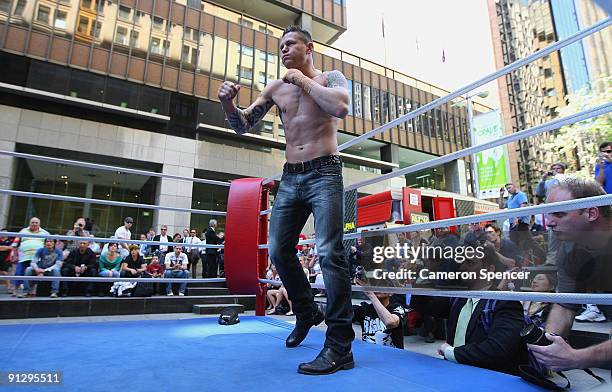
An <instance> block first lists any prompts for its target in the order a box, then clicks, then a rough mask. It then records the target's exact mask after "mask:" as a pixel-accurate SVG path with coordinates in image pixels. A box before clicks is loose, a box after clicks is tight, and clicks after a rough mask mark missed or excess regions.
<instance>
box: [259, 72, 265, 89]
mask: <svg viewBox="0 0 612 392" xmlns="http://www.w3.org/2000/svg"><path fill="white" fill-rule="evenodd" d="M266 81H267V80H266V73H265V72H260V73H259V83H260V84H263V85H264V86H265V85H266Z"/></svg>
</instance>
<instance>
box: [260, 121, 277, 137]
mask: <svg viewBox="0 0 612 392" xmlns="http://www.w3.org/2000/svg"><path fill="white" fill-rule="evenodd" d="M262 123H263V128H262V129H261V133H267V134H269V135H273V134H274V132H273V127H272V125H273V124H272V121H262Z"/></svg>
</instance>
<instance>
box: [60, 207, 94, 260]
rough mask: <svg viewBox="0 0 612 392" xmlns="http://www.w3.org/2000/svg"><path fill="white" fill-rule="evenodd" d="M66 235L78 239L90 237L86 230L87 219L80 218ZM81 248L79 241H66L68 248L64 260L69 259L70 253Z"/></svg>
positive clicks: (65, 249)
mask: <svg viewBox="0 0 612 392" xmlns="http://www.w3.org/2000/svg"><path fill="white" fill-rule="evenodd" d="M66 235H70V236H76V237H89V236H90V234H89V232H88V231H87V230H85V218H83V217H82V216H81V217H78V218H77V219H76V220H75V221H74V225H72V229H71V230H68V231H67V232H66ZM78 248H79V241H66V248H64V258H67V257H68V255H69V254H70V252H72V251H73V250H75V249H78Z"/></svg>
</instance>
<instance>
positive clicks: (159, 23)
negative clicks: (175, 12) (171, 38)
mask: <svg viewBox="0 0 612 392" xmlns="http://www.w3.org/2000/svg"><path fill="white" fill-rule="evenodd" d="M153 28H154V29H157V30H163V28H164V19H162V18H160V17H159V16H154V17H153Z"/></svg>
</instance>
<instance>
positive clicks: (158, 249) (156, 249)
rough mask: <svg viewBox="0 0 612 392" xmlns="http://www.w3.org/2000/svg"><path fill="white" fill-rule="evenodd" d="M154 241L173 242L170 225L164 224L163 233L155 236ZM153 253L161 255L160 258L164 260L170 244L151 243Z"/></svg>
mask: <svg viewBox="0 0 612 392" xmlns="http://www.w3.org/2000/svg"><path fill="white" fill-rule="evenodd" d="M153 241H157V242H172V239H171V238H170V237H169V236H168V227H167V226H162V227H161V233H160V234H158V235H156V236H155V237H153ZM151 253H152V254H155V255H157V256H159V259H160V260H164V257H165V256H166V253H168V245H151Z"/></svg>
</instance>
